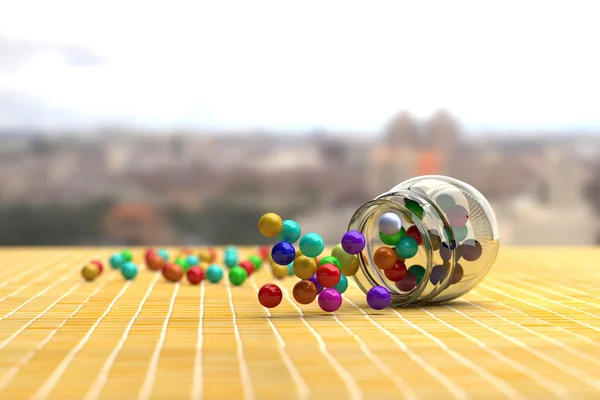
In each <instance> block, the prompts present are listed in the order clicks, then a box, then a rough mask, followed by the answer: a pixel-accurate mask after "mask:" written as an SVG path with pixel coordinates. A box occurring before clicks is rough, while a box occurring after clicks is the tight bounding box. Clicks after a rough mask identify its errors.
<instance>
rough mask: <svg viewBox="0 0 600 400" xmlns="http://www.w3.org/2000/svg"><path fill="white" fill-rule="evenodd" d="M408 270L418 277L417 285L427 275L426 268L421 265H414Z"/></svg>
mask: <svg viewBox="0 0 600 400" xmlns="http://www.w3.org/2000/svg"><path fill="white" fill-rule="evenodd" d="M408 270H409V271H410V272H412V273H413V274H414V275H415V276H416V277H417V285H419V284H420V283H421V280H423V277H424V276H425V268H423V267H422V266H420V265H412V266H411V267H410V268H409V269H408Z"/></svg>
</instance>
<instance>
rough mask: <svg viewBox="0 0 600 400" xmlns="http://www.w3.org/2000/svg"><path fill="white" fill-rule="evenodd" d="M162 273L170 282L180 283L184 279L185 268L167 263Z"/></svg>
mask: <svg viewBox="0 0 600 400" xmlns="http://www.w3.org/2000/svg"><path fill="white" fill-rule="evenodd" d="M162 272H163V276H164V277H165V279H166V280H168V281H169V282H179V281H180V280H181V278H183V268H182V267H181V265H178V264H173V263H167V264H166V265H165V266H164V268H163V270H162Z"/></svg>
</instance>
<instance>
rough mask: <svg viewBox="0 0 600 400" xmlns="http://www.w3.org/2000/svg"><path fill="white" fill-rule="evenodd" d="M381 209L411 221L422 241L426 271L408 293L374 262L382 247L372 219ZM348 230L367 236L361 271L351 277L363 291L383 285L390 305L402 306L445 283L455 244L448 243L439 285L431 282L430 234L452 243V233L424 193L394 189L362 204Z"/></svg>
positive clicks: (425, 298) (426, 296)
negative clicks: (445, 271) (447, 254)
mask: <svg viewBox="0 0 600 400" xmlns="http://www.w3.org/2000/svg"><path fill="white" fill-rule="evenodd" d="M411 202H414V203H416V204H418V205H419V207H420V208H421V209H422V210H423V212H422V213H421V215H417V214H415V208H414V207H409V206H408V204H409V203H411ZM383 210H385V212H395V213H397V214H400V215H402V216H404V219H405V220H409V221H412V223H413V224H414V226H416V227H417V229H418V231H419V233H420V234H421V238H422V240H423V243H422V244H421V245H420V246H419V253H418V256H420V260H421V264H422V267H423V268H424V269H425V273H424V275H423V277H422V279H421V280H420V282H419V284H418V285H417V286H416V287H415V288H414V289H412V290H410V291H409V292H402V291H400V290H399V289H398V288H397V287H396V285H395V284H394V283H393V282H390V281H389V280H387V279H386V277H385V273H384V272H383V271H382V270H380V269H379V268H377V267H376V266H375V263H374V261H373V254H374V251H375V247H379V246H382V244H381V243H380V242H378V239H379V237H378V232H374V230H375V227H376V226H377V221H376V220H375V219H376V218H377V215H378V214H381V213H382V212H383ZM351 229H356V230H358V231H360V232H361V233H362V234H363V235H365V237H366V238H367V247H366V248H365V250H366V251H365V252H363V253H360V254H359V255H358V261H359V270H360V273H359V274H357V275H355V276H354V279H355V281H356V283H357V284H358V286H359V287H360V288H361V289H362V290H363V291H364V292H365V293H366V292H368V290H369V289H370V288H371V287H373V286H383V287H386V288H387V289H388V290H389V292H390V295H391V298H392V305H393V306H403V305H409V304H416V303H421V302H426V301H430V300H432V299H433V298H434V297H435V296H437V295H438V294H439V293H440V292H441V291H442V290H443V289H444V288H445V287H447V286H448V284H449V281H450V277H451V276H452V272H453V270H454V266H455V262H454V260H455V247H456V246H449V249H448V251H449V262H448V273H447V274H446V277H445V281H444V282H441V284H438V285H432V284H430V277H431V273H432V270H433V267H434V261H433V260H434V257H433V253H434V249H435V248H436V244H435V243H434V240H433V237H432V236H431V234H432V232H436V233H437V234H438V235H439V239H440V240H439V242H440V243H444V242H445V243H454V235H453V232H452V228H451V226H450V224H449V222H448V220H447V219H446V216H445V214H444V213H443V212H442V210H440V209H439V207H438V206H437V205H436V204H435V203H433V202H432V201H431V200H430V199H429V198H428V197H427V196H426V195H425V194H422V193H418V192H415V191H412V190H393V191H390V192H387V193H384V194H382V195H380V196H378V197H377V198H375V199H374V200H371V201H370V202H367V203H365V204H364V205H363V206H362V207H360V208H359V209H358V210H357V211H356V212H355V213H354V215H353V216H352V218H351V220H350V224H349V227H348V230H351ZM372 238H374V240H372ZM436 240H437V239H436Z"/></svg>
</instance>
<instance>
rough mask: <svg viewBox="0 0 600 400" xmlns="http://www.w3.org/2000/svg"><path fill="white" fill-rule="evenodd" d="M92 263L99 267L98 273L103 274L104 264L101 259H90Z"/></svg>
mask: <svg viewBox="0 0 600 400" xmlns="http://www.w3.org/2000/svg"><path fill="white" fill-rule="evenodd" d="M90 264H94V265H95V266H96V267H98V274H101V273H102V272H103V271H104V264H102V261H100V260H90Z"/></svg>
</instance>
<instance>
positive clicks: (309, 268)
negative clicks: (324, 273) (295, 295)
mask: <svg viewBox="0 0 600 400" xmlns="http://www.w3.org/2000/svg"><path fill="white" fill-rule="evenodd" d="M315 272H317V262H316V260H315V259H314V258H310V257H306V256H300V257H298V258H296V260H294V275H296V276H297V277H298V278H300V279H309V278H311V277H312V276H313V275H314V274H315Z"/></svg>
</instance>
